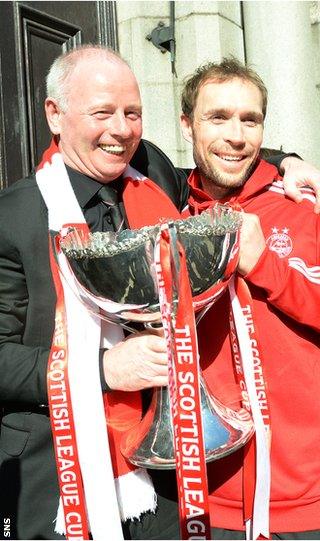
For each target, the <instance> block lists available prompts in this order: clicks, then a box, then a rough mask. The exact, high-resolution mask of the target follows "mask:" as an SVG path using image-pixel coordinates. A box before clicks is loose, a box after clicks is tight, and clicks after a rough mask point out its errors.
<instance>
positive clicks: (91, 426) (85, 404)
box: [36, 142, 179, 541]
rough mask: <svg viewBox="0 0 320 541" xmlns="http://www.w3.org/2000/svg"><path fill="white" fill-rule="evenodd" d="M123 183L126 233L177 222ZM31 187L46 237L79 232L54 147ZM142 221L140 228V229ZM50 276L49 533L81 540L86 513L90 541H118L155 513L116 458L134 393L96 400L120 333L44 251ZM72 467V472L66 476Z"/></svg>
mask: <svg viewBox="0 0 320 541" xmlns="http://www.w3.org/2000/svg"><path fill="white" fill-rule="evenodd" d="M123 176H124V178H125V179H126V180H125V183H126V188H125V191H124V202H125V206H126V211H127V215H128V219H129V223H130V225H131V227H141V226H142V225H145V223H147V224H148V225H149V224H153V223H156V221H158V219H159V217H162V216H163V217H167V218H168V217H170V218H177V217H178V216H179V214H178V211H177V210H176V209H175V207H174V205H173V204H172V203H171V201H170V200H169V198H168V197H167V196H166V195H165V194H164V193H163V192H162V191H161V190H160V189H159V188H158V187H157V186H156V185H155V184H154V183H153V182H152V181H150V180H149V179H146V178H145V177H144V176H143V175H141V174H139V173H138V172H137V171H135V170H134V169H132V168H131V167H128V168H127V170H126V172H125V174H124V175H123ZM36 180H37V183H38V187H39V189H40V191H41V194H42V196H43V198H44V201H45V203H46V206H47V208H48V221H49V224H48V225H49V231H62V233H63V230H64V227H65V226H66V225H67V224H79V226H80V227H83V228H85V229H86V228H87V226H86V222H85V219H84V216H83V214H82V211H81V209H80V207H79V204H78V202H77V200H76V197H75V195H74V192H73V190H72V187H71V184H70V181H69V178H68V175H67V171H66V168H65V165H64V162H63V159H62V156H61V155H60V153H59V150H58V148H57V146H56V144H55V142H53V143H52V145H51V147H50V148H49V149H48V151H46V153H45V154H44V157H43V160H42V162H41V164H40V166H39V168H38V170H37V173H36ZM141 181H144V182H141ZM150 195H157V210H156V211H155V210H154V207H153V204H152V203H151V205H150V204H149V202H150V200H151V201H154V198H153V197H150ZM159 198H160V199H159ZM142 209H143V211H142ZM155 212H156V214H155ZM161 212H162V214H161ZM142 215H143V218H142ZM142 219H143V220H144V223H141V220H142ZM49 243H51V241H50V240H49ZM57 259H58V262H59V264H57ZM51 269H52V274H53V278H54V281H55V285H56V291H57V296H58V302H57V313H56V330H55V334H54V342H53V347H52V350H51V355H50V359H49V366H48V390H49V391H50V389H51V395H52V396H51V398H50V393H49V403H50V404H51V423H52V428H53V436H54V443H55V451H56V461H57V468H58V477H59V481H60V492H61V496H62V498H61V499H62V501H63V502H64V506H61V505H60V508H59V512H58V518H57V523H56V531H58V532H59V533H63V532H66V533H67V536H68V537H74V536H76V537H78V538H81V537H82V538H83V537H84V538H85V532H86V526H85V525H84V526H83V529H82V528H80V526H78V524H79V522H81V520H80V518H79V517H81V515H86V513H87V516H88V522H89V524H90V531H91V533H92V535H93V538H94V539H96V540H99V539H101V540H102V539H103V540H104V539H106V535H108V537H110V538H111V539H113V540H115V541H116V540H118V539H119V540H120V539H123V535H122V528H121V519H122V520H126V519H128V518H129V519H134V518H139V517H140V516H141V514H142V513H144V512H145V511H148V510H150V511H154V510H155V509H156V494H155V492H154V489H153V485H152V481H151V479H150V477H149V476H148V474H147V472H146V470H143V469H141V468H136V467H134V466H133V465H131V464H129V463H128V462H127V461H126V460H125V459H124V458H123V456H122V455H121V452H120V441H121V437H122V435H123V432H124V431H125V430H127V429H128V428H130V427H131V426H133V425H134V424H135V423H137V422H139V420H140V417H141V398H140V393H139V392H137V393H134V392H131V393H124V392H118V391H117V392H115V391H114V392H112V393H107V394H106V395H104V396H103V395H102V392H101V383H100V374H99V363H98V354H99V348H100V347H112V346H113V345H115V344H116V343H118V342H119V341H121V340H122V339H123V331H122V329H121V327H120V326H118V325H114V324H110V323H108V322H106V321H102V320H101V319H100V317H99V316H98V313H99V309H100V308H99V306H97V305H96V304H95V303H94V302H93V301H92V299H91V298H89V297H88V296H86V295H85V294H83V292H82V291H79V288H78V285H77V284H76V282H75V280H74V277H73V275H72V273H71V272H70V270H69V267H68V264H67V262H66V259H65V257H64V255H63V254H62V253H61V252H59V250H57V254H56V255H55V254H53V253H52V251H51ZM64 318H65V320H66V329H65V336H66V340H65V342H66V343H65V344H64V345H63V344H62V341H63V340H62V339H61V336H62V335H61V325H62V322H63V319H64ZM63 347H64V350H63ZM62 357H64V360H65V357H67V363H66V362H65V364H64V374H65V376H64V378H65V379H64V381H63V385H64V386H67V388H68V387H69V389H70V402H69V404H68V407H66V406H65V402H64V403H63V404H58V399H59V397H58V394H57V391H56V390H55V389H57V388H59V386H60V396H61V379H59V378H60V370H61V368H62ZM55 382H56V385H55ZM65 398H66V397H65V396H64V400H65ZM66 411H68V417H67V420H68V422H66V423H65V425H64V426H63V423H62V421H61V419H60V420H59V419H56V418H55V416H56V417H57V415H61V416H62V415H63V416H64V419H65V420H66ZM58 412H59V413H58ZM106 418H107V423H106ZM72 419H73V421H74V423H72ZM69 421H70V422H69ZM54 423H55V425H54ZM67 424H68V430H67V431H66V430H65V428H66V425H67ZM73 425H74V430H73ZM69 427H70V430H69ZM57 429H58V430H57ZM70 442H71V443H70ZM68 447H69V448H68ZM77 460H78V466H79V472H78V482H79V486H78V489H77V488H72V487H73V485H75V484H76V483H73V484H72V483H70V479H71V478H72V480H74V479H75V478H76V473H77V472H76V465H77ZM68 461H69V462H68ZM71 462H72V463H73V464H71ZM61 464H62V466H61ZM72 466H73V467H74V469H75V471H72ZM68 467H69V470H70V471H69V470H68V469H67V468H68ZM63 468H64V469H63ZM66 472H67V473H68V474H69V477H68V476H67V475H66ZM70 472H71V473H70ZM114 477H115V482H114ZM79 478H80V479H79ZM81 480H82V482H81ZM82 484H83V491H84V494H83V498H82V503H81V502H80V505H73V507H72V505H71V503H73V504H77V503H78V501H79V500H81V485H82ZM68 491H69V497H68V496H67V495H66V493H67V494H68ZM72 491H73V492H72ZM70 494H71V495H70ZM68 504H70V505H68ZM63 507H64V512H63V511H62V508H63ZM81 507H82V508H81ZM77 513H78V514H77ZM78 519H79V522H78Z"/></svg>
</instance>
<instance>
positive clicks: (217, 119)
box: [209, 113, 227, 124]
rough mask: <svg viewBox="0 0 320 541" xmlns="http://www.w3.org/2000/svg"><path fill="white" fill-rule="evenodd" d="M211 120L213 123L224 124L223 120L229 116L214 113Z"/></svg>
mask: <svg viewBox="0 0 320 541" xmlns="http://www.w3.org/2000/svg"><path fill="white" fill-rule="evenodd" d="M209 120H210V121H211V122H212V123H213V124H223V122H225V121H226V120H227V117H226V116H225V115H222V114H220V113H219V114H214V115H211V116H210V117H209Z"/></svg>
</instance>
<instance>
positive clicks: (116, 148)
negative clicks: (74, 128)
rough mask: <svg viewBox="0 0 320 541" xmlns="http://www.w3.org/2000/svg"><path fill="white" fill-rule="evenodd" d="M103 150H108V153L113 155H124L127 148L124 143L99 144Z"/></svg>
mask: <svg viewBox="0 0 320 541" xmlns="http://www.w3.org/2000/svg"><path fill="white" fill-rule="evenodd" d="M98 146H99V148H101V150H103V152H106V153H107V154H112V155H113V156H122V155H123V154H124V153H125V151H126V149H125V147H124V146H122V145H104V144H100V145H98Z"/></svg>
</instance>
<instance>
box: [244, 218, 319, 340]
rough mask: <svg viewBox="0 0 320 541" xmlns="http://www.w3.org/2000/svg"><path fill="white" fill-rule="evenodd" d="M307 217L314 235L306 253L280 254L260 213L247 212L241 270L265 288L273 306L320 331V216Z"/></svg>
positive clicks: (250, 279)
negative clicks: (267, 240) (269, 241)
mask: <svg viewBox="0 0 320 541" xmlns="http://www.w3.org/2000/svg"><path fill="white" fill-rule="evenodd" d="M305 218H306V223H309V227H308V228H309V230H310V235H309V238H308V242H307V239H306V243H305V246H304V251H303V253H301V254H299V255H298V254H296V256H295V257H292V258H291V257H289V258H280V257H279V256H278V255H277V254H276V253H275V252H273V251H271V250H269V248H268V247H267V246H266V243H265V239H264V234H263V231H262V228H261V225H260V220H259V218H258V216H256V215H254V214H248V213H244V214H243V225H242V228H241V235H240V258H239V265H238V271H239V273H240V274H241V275H243V276H244V278H245V280H246V281H247V282H248V283H249V284H253V285H255V286H258V287H260V288H263V289H264V290H265V291H266V293H267V300H268V302H270V303H271V304H272V305H273V306H275V307H276V308H278V309H279V310H281V311H282V312H284V313H285V314H287V315H288V316H290V317H292V318H293V319H294V320H295V321H298V322H299V323H302V324H304V325H308V326H310V327H312V328H314V329H316V330H317V331H319V330H320V318H319V306H320V265H319V263H320V257H319V251H320V245H319V235H320V219H319V217H317V216H315V215H314V214H312V213H311V212H310V211H309V212H308V213H307V212H306V214H305ZM312 221H313V223H312ZM300 255H301V257H299V256H300ZM306 255H307V256H308V257H307V261H305V259H304V258H305V257H306Z"/></svg>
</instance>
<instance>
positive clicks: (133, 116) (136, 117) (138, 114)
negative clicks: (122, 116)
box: [126, 111, 142, 120]
mask: <svg viewBox="0 0 320 541" xmlns="http://www.w3.org/2000/svg"><path fill="white" fill-rule="evenodd" d="M126 117H127V118H129V119H130V120H139V119H140V118H141V117H142V113H141V111H128V112H127V113H126Z"/></svg>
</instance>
